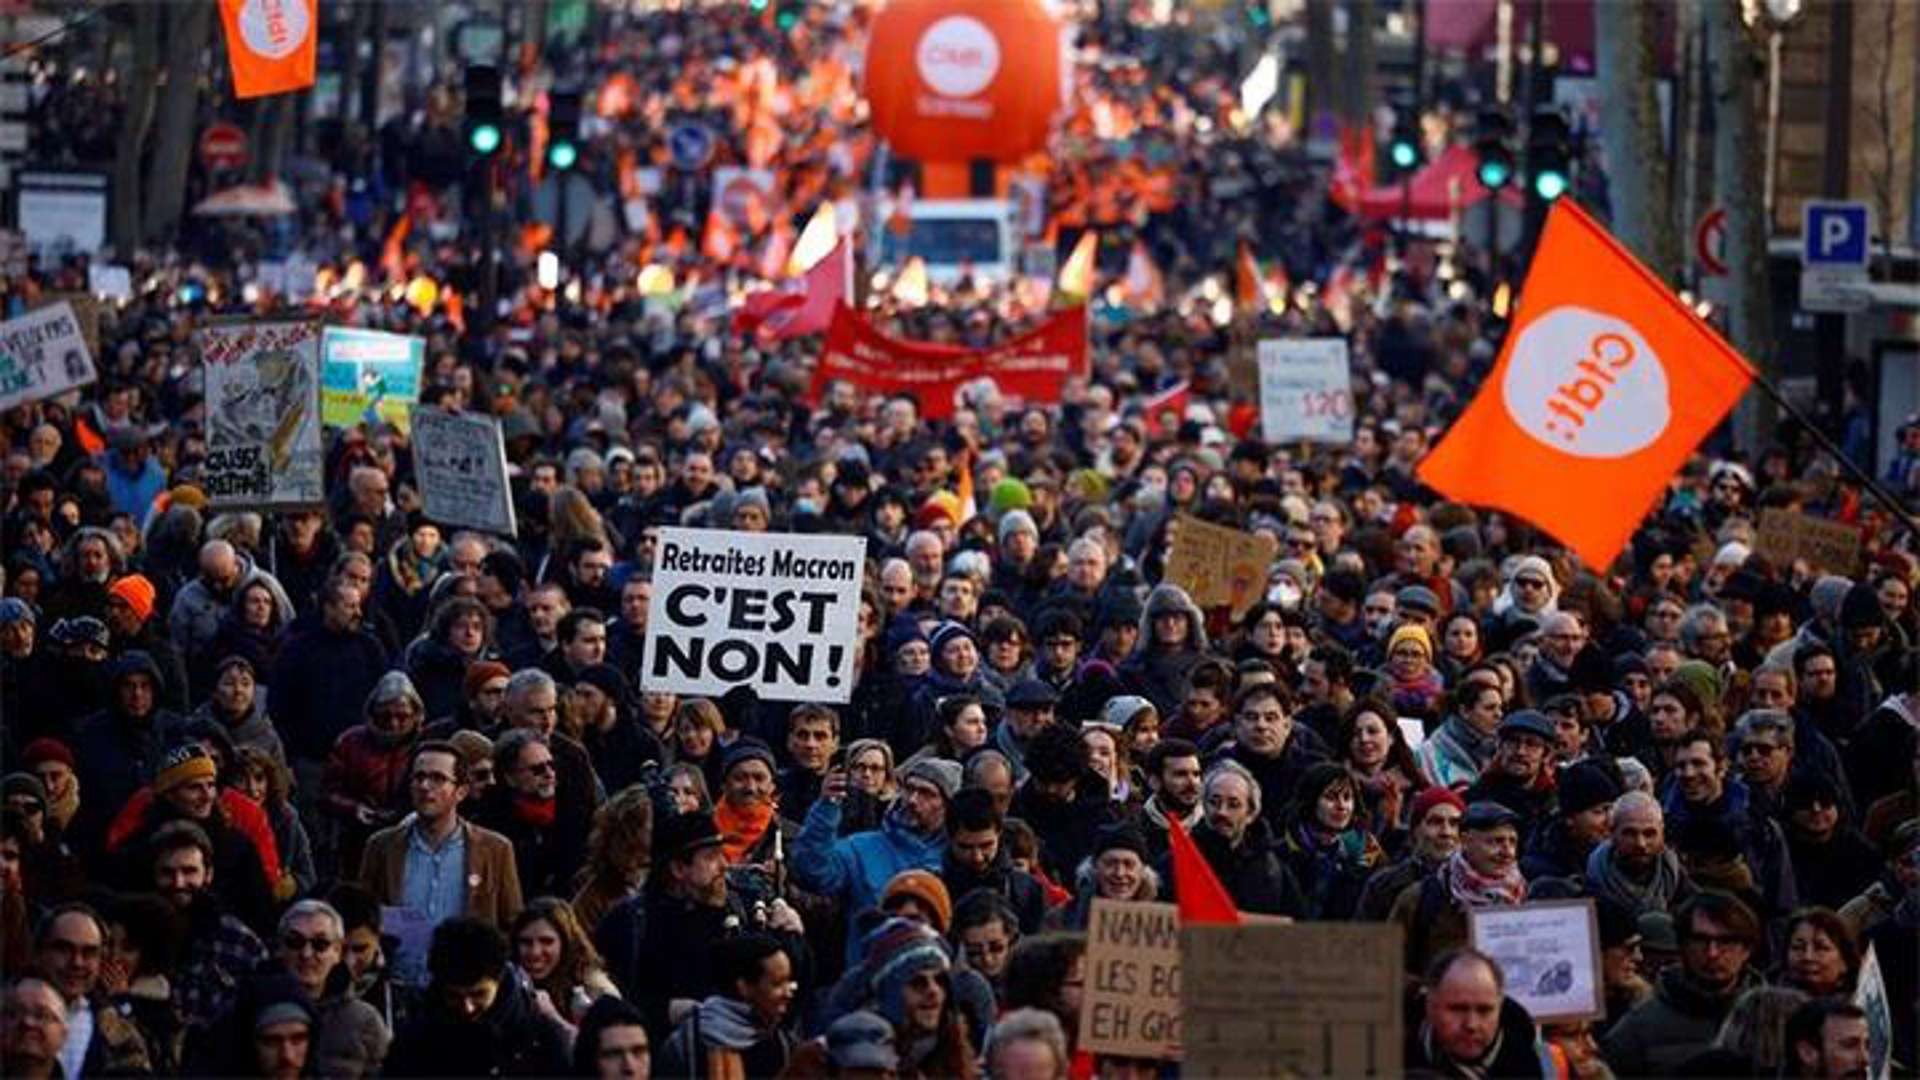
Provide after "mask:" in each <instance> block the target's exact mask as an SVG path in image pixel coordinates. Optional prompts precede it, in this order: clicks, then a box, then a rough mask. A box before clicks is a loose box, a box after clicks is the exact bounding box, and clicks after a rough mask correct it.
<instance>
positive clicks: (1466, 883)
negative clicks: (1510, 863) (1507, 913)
mask: <svg viewBox="0 0 1920 1080" xmlns="http://www.w3.org/2000/svg"><path fill="white" fill-rule="evenodd" d="M1440 880H1441V882H1442V883H1443V884H1445V885H1446V887H1447V895H1449V896H1451V897H1453V901H1454V903H1456V904H1459V905H1460V906H1461V907H1463V908H1478V907H1498V906H1509V907H1510V906H1512V905H1515V904H1519V903H1523V902H1525V901H1526V899H1527V879H1526V878H1525V877H1522V876H1521V874H1520V868H1519V867H1517V866H1516V867H1514V868H1513V869H1511V870H1509V871H1507V872H1506V873H1505V874H1501V875H1500V876H1498V877H1491V876H1488V875H1486V874H1482V873H1480V872H1479V871H1478V870H1475V869H1474V868H1473V867H1472V866H1471V865H1469V864H1468V862H1467V857H1466V855H1465V854H1464V853H1462V852H1459V851H1456V852H1454V853H1453V854H1452V855H1449V856H1447V861H1446V862H1445V863H1444V864H1442V865H1441V867H1440Z"/></svg>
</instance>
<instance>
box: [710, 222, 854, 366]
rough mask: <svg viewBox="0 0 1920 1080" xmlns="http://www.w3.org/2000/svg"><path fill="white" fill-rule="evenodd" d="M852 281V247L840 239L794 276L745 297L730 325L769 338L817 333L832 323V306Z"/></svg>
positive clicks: (841, 296) (840, 300)
mask: <svg viewBox="0 0 1920 1080" xmlns="http://www.w3.org/2000/svg"><path fill="white" fill-rule="evenodd" d="M852 280H853V249H852V248H851V247H849V246H848V242H847V241H845V240H842V241H840V242H839V243H837V244H835V245H834V246H833V250H832V251H829V252H827V254H826V256H825V257H824V258H822V259H821V260H820V261H819V262H817V263H814V264H813V266H811V267H809V268H808V270H807V272H806V273H804V274H802V275H800V276H799V277H798V278H795V279H793V280H791V281H788V282H786V283H784V284H783V285H781V286H780V287H779V288H777V289H762V290H761V291H759V292H757V293H754V294H752V295H751V296H748V297H747V302H746V304H745V305H744V306H742V307H741V309H740V310H739V311H738V312H737V313H736V314H735V315H734V317H733V325H734V327H735V329H737V330H739V331H740V332H741V333H743V334H753V333H757V334H759V335H760V336H761V337H764V338H767V339H768V340H771V341H785V340H786V339H788V338H792V337H800V336H801V335H803V334H817V333H820V332H821V331H822V330H825V329H826V328H827V327H828V326H829V325H830V324H831V323H832V322H833V309H834V308H835V307H837V306H838V305H839V304H840V303H842V302H843V301H844V300H845V299H846V298H847V296H848V294H849V292H850V290H849V288H848V286H849V285H850V284H851V282H852Z"/></svg>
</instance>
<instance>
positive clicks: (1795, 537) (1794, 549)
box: [1753, 510, 1860, 575]
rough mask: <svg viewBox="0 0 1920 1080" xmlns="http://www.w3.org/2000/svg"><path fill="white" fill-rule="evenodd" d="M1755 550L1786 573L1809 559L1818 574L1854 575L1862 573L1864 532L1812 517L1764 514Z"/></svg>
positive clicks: (1781, 512) (1783, 512) (1787, 512)
mask: <svg viewBox="0 0 1920 1080" xmlns="http://www.w3.org/2000/svg"><path fill="white" fill-rule="evenodd" d="M1753 550H1754V551H1755V552H1756V553H1757V554H1760V555H1763V556H1765V557H1766V560H1767V561H1768V562H1770V563H1772V564H1773V565H1774V566H1776V567H1778V568H1779V569H1781V570H1783V571H1784V570H1791V569H1793V562H1794V560H1795V559H1805V560H1806V561H1807V565H1808V566H1810V567H1812V568H1813V570H1814V571H1815V572H1816V573H1817V572H1819V571H1822V570H1824V571H1826V572H1828V573H1830V574H1843V575H1851V574H1854V573H1857V572H1858V571H1859V569H1860V530H1859V529H1858V528H1857V527H1855V526H1852V525H1848V524H1846V523H1845V522H1841V521H1829V520H1828V519H1826V518H1819V517H1814V516H1813V515H1811V514H1796V513H1794V512H1793V511H1791V510H1762V511H1760V530H1759V533H1758V534H1757V535H1756V536H1755V537H1754V541H1753Z"/></svg>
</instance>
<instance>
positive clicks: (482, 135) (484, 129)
mask: <svg viewBox="0 0 1920 1080" xmlns="http://www.w3.org/2000/svg"><path fill="white" fill-rule="evenodd" d="M467 145H468V146H471V147H473V151H474V153H476V154H491V153H493V152H494V151H495V150H498V149H500V125H498V124H475V125H474V126H473V130H472V131H470V132H468V133H467Z"/></svg>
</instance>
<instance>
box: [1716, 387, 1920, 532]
mask: <svg viewBox="0 0 1920 1080" xmlns="http://www.w3.org/2000/svg"><path fill="white" fill-rule="evenodd" d="M1753 385H1754V386H1756V387H1758V388H1759V390H1760V392H1761V393H1763V394H1765V395H1766V396H1767V398H1768V399H1769V400H1770V401H1772V402H1773V403H1774V404H1775V405H1776V406H1778V407H1779V409H1780V411H1781V412H1783V413H1785V414H1786V415H1788V416H1790V417H1792V418H1794V419H1795V420H1798V421H1799V422H1800V426H1801V427H1803V428H1805V429H1806V431H1807V434H1809V435H1811V436H1813V441H1814V442H1816V443H1818V444H1820V449H1822V450H1825V451H1826V452H1827V454H1828V456H1830V457H1832V458H1833V460H1835V461H1837V462H1839V463H1840V468H1841V469H1843V470H1845V472H1846V473H1847V474H1848V475H1849V476H1851V477H1853V479H1854V480H1856V481H1858V482H1859V484H1860V487H1861V489H1862V490H1864V491H1865V492H1866V493H1867V494H1869V495H1871V496H1873V497H1874V499H1875V500H1877V501H1878V502H1879V503H1880V505H1882V506H1884V507H1886V508H1887V511H1888V512H1889V513H1891V514H1892V515H1893V516H1894V517H1895V518H1898V519H1899V520H1900V521H1901V522H1902V523H1903V524H1905V525H1906V527H1907V529H1908V530H1909V531H1911V532H1912V533H1913V534H1914V536H1916V537H1920V519H1916V518H1915V517H1914V516H1913V514H1912V513H1911V512H1910V511H1908V510H1907V508H1906V507H1905V506H1903V505H1901V503H1900V500H1899V499H1897V498H1895V497H1894V496H1893V493H1892V492H1890V491H1888V490H1887V489H1886V488H1883V487H1881V486H1880V483H1879V481H1877V480H1875V479H1874V478H1873V474H1872V473H1869V472H1867V471H1866V470H1865V469H1862V468H1861V467H1860V466H1859V465H1857V464H1855V463H1854V461H1853V459H1852V458H1850V457H1848V456H1847V455H1846V454H1845V453H1842V452H1841V450H1840V447H1839V446H1837V445H1836V444H1835V443H1834V441H1833V440H1832V439H1831V438H1829V437H1828V436H1827V433H1826V432H1824V431H1821V430H1820V428H1819V426H1818V425H1816V424H1815V423H1814V422H1813V421H1811V420H1809V419H1807V417H1806V415H1805V414H1803V413H1802V412H1801V411H1800V410H1799V409H1797V408H1795V407H1794V404H1793V402H1791V401H1788V400H1787V397H1786V395H1785V394H1782V393H1781V392H1780V388H1779V387H1777V386H1775V385H1774V384H1773V380H1772V379H1769V378H1767V377H1766V376H1765V375H1762V374H1761V373H1760V372H1758V371H1755V372H1754V373H1753Z"/></svg>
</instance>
